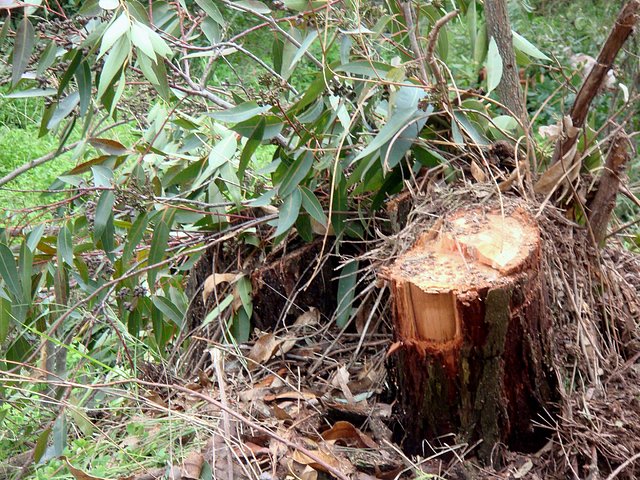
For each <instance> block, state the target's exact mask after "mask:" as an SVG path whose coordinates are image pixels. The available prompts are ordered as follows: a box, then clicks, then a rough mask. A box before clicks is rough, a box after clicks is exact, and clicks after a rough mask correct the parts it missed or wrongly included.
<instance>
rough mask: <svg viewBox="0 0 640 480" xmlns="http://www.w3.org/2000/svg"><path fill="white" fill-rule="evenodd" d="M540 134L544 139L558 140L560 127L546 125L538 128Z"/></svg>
mask: <svg viewBox="0 0 640 480" xmlns="http://www.w3.org/2000/svg"><path fill="white" fill-rule="evenodd" d="M538 134H539V135H540V136H541V137H542V138H548V139H549V140H557V139H558V137H559V136H560V125H558V124H554V125H545V126H543V127H540V128H538Z"/></svg>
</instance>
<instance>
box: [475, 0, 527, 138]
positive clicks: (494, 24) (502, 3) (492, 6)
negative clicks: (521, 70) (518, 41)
mask: <svg viewBox="0 0 640 480" xmlns="http://www.w3.org/2000/svg"><path fill="white" fill-rule="evenodd" d="M484 11H485V15H486V18H487V33H488V34H489V39H491V38H494V39H495V40H496V45H497V46H498V52H499V53H500V57H501V58H502V78H501V79H500V83H499V84H498V86H497V88H496V91H497V92H498V96H499V97H500V101H501V102H502V103H503V104H504V106H505V107H507V108H508V109H509V110H510V111H511V112H512V113H513V115H515V116H516V118H517V119H518V120H520V121H521V122H522V123H523V125H524V126H525V127H526V126H527V124H528V121H527V112H526V111H525V108H524V101H523V98H522V91H521V89H520V77H519V75H518V65H517V63H516V55H515V52H514V51H513V35H512V34H511V24H510V22H509V13H508V11H507V1H506V0H486V1H485V2H484Z"/></svg>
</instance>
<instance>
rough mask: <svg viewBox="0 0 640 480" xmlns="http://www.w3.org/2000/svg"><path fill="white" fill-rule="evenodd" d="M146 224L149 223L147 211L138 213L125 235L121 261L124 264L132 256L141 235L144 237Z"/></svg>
mask: <svg viewBox="0 0 640 480" xmlns="http://www.w3.org/2000/svg"><path fill="white" fill-rule="evenodd" d="M147 225H149V215H148V214H147V212H144V213H141V214H139V215H138V217H137V218H136V220H135V222H133V225H132V226H131V229H130V230H129V234H128V235H127V241H126V243H125V245H124V250H123V252H122V262H123V263H124V264H126V263H127V262H128V261H129V260H130V259H131V257H132V256H133V253H134V252H135V250H136V247H137V246H138V244H139V243H140V241H141V240H142V237H144V233H145V231H146V230H147Z"/></svg>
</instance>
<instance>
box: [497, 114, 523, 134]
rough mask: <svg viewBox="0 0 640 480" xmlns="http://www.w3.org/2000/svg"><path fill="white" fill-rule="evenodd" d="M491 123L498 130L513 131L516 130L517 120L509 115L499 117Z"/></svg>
mask: <svg viewBox="0 0 640 480" xmlns="http://www.w3.org/2000/svg"><path fill="white" fill-rule="evenodd" d="M492 122H493V124H494V125H495V126H496V128H499V129H500V130H505V131H513V130H515V129H516V128H518V122H517V120H516V119H515V118H513V117H512V116H511V115H499V116H497V117H496V118H494V119H493V120H492Z"/></svg>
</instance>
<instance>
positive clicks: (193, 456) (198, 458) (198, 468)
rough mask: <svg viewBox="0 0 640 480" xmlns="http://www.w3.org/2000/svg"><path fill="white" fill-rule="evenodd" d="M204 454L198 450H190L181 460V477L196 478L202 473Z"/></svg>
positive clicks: (193, 479) (196, 479)
mask: <svg viewBox="0 0 640 480" xmlns="http://www.w3.org/2000/svg"><path fill="white" fill-rule="evenodd" d="M203 465H204V456H203V455H202V453H200V452H191V453H190V454H189V455H187V458H185V459H184V461H183V462H182V478H184V479H189V480H198V479H199V478H200V474H201V473H202V466H203Z"/></svg>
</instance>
